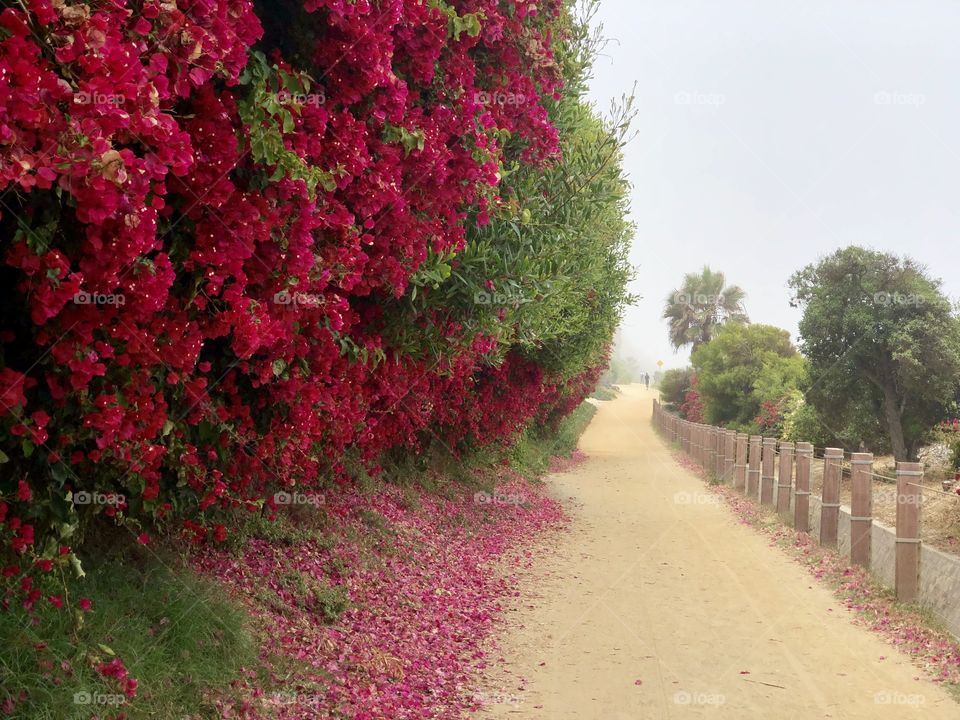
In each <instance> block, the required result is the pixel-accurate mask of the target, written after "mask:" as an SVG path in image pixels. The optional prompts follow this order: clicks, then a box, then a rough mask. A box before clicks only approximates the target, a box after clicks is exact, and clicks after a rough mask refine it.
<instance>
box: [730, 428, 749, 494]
mask: <svg viewBox="0 0 960 720" xmlns="http://www.w3.org/2000/svg"><path fill="white" fill-rule="evenodd" d="M748 439H749V437H748V436H747V435H746V433H737V462H736V463H735V464H734V466H733V467H734V470H735V471H736V472H735V474H734V481H733V486H734V487H735V488H736V489H737V490H743V491H744V492H746V491H747V440H748Z"/></svg>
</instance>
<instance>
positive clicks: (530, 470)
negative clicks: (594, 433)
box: [510, 402, 597, 477]
mask: <svg viewBox="0 0 960 720" xmlns="http://www.w3.org/2000/svg"><path fill="white" fill-rule="evenodd" d="M596 412H597V409H596V408H595V407H594V406H593V405H591V404H590V403H588V402H584V403H581V404H580V406H579V407H578V408H577V409H576V410H574V411H573V412H572V413H570V414H569V415H568V416H567V417H565V418H563V419H562V420H561V421H560V424H559V425H558V426H557V427H556V428H555V429H550V428H540V427H534V426H531V427H528V428H527V429H526V430H525V431H524V432H523V434H521V435H520V437H519V438H518V440H517V442H516V444H515V445H514V447H513V449H512V451H511V453H510V464H511V465H512V466H513V467H514V468H516V469H517V471H518V472H520V473H521V474H522V475H524V476H526V477H539V476H540V475H543V474H544V473H546V472H547V471H548V470H549V469H550V458H551V457H553V456H555V455H556V456H560V457H569V456H570V455H571V454H572V453H573V451H574V450H576V449H577V442H578V441H579V440H580V436H581V435H583V431H584V430H586V429H587V425H589V424H590V420H591V419H593V416H594V414H596Z"/></svg>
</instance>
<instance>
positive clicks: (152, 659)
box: [0, 551, 257, 720]
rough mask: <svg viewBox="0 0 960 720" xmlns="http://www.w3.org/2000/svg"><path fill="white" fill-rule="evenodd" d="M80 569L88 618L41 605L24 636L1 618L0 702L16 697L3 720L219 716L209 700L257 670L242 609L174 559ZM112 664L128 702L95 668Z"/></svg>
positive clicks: (13, 619) (78, 584) (107, 561)
mask: <svg viewBox="0 0 960 720" xmlns="http://www.w3.org/2000/svg"><path fill="white" fill-rule="evenodd" d="M84 565H85V567H86V568H87V575H86V577H84V578H81V579H78V580H76V581H75V582H74V583H73V591H74V592H75V593H79V597H85V598H89V599H90V600H91V601H92V603H93V611H92V612H88V613H83V614H82V616H81V620H79V621H77V620H75V619H74V616H73V614H72V612H73V611H68V610H66V609H63V610H56V609H54V608H53V607H52V606H50V605H49V604H46V603H44V604H43V607H42V608H41V609H40V610H39V612H38V615H39V620H40V622H39V623H38V624H37V625H35V626H32V627H26V626H25V625H24V623H23V620H22V616H20V615H19V613H0V638H2V641H0V687H2V688H3V689H2V691H0V698H14V699H17V698H23V699H22V700H20V701H18V702H17V703H16V705H15V707H14V710H13V713H12V714H11V715H10V717H14V718H30V719H31V720H47V719H49V720H73V719H76V720H80V719H81V718H82V719H83V720H87V719H88V718H90V717H92V716H96V715H99V716H112V715H114V714H116V713H117V712H121V711H122V712H124V713H125V714H126V717H128V718H131V719H134V718H174V717H176V718H180V717H191V718H208V717H209V718H214V717H219V715H218V714H217V713H216V710H215V708H214V707H213V704H212V703H211V701H210V695H211V693H214V694H216V693H223V696H224V697H225V696H227V695H228V694H229V687H228V686H229V683H230V681H232V680H234V679H235V678H237V677H238V676H239V671H240V668H241V667H242V666H246V667H255V666H256V664H257V645H256V643H255V641H254V640H253V638H252V635H251V634H250V633H249V631H248V628H247V625H246V615H245V613H244V612H243V610H242V609H240V608H239V607H237V606H235V605H233V604H231V603H229V602H227V601H226V600H225V598H224V593H223V591H222V590H220V589H218V588H217V587H215V586H214V585H213V584H211V583H209V582H207V581H205V580H203V579H201V578H199V577H197V576H196V575H194V574H193V573H191V572H189V571H188V570H186V569H185V568H183V567H182V566H179V564H178V563H177V562H176V559H175V558H170V559H169V560H167V559H164V560H159V559H157V558H156V557H147V552H146V551H140V552H135V551H131V552H129V553H124V554H119V555H112V556H107V557H103V558H88V559H86V561H85V563H84ZM114 657H119V658H121V659H122V661H123V663H124V665H125V666H126V667H127V670H128V671H129V673H130V676H131V677H134V678H137V679H138V681H139V687H138V689H137V696H136V697H135V698H133V699H132V700H126V699H125V698H123V696H122V694H120V691H119V690H118V689H117V684H116V683H115V681H113V680H110V679H105V678H103V677H102V676H101V675H100V674H99V673H98V672H97V671H96V669H95V666H96V665H97V664H98V663H102V662H109V661H111V660H112V659H113V658H114ZM98 694H99V695H98ZM84 700H89V701H88V702H84Z"/></svg>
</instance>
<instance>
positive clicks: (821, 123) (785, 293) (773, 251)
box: [591, 0, 960, 369]
mask: <svg viewBox="0 0 960 720" xmlns="http://www.w3.org/2000/svg"><path fill="white" fill-rule="evenodd" d="M597 22H600V23H602V24H603V25H604V34H605V35H606V36H607V37H608V38H610V42H609V43H608V45H607V47H606V48H605V50H604V53H603V56H601V57H600V58H599V59H598V60H597V63H596V66H595V71H594V75H595V78H594V81H593V83H592V93H591V96H592V99H593V100H594V101H595V102H596V104H597V107H598V109H600V110H602V111H606V110H607V108H608V106H609V103H610V100H611V99H612V98H619V97H620V96H621V95H623V94H624V93H628V94H629V93H630V92H631V90H632V89H633V86H634V83H636V89H635V91H634V93H635V96H636V108H637V111H638V112H637V117H636V121H635V123H634V129H635V130H636V131H637V135H636V137H635V138H634V139H633V140H632V141H631V143H630V145H629V146H628V147H627V149H626V158H625V164H626V170H627V173H628V174H629V177H630V181H631V182H632V184H633V195H632V216H633V220H634V222H636V224H637V234H636V238H635V240H634V248H633V253H632V259H633V262H634V263H635V264H636V265H638V277H637V281H636V282H635V283H634V288H633V289H634V291H635V292H637V293H639V294H642V295H643V299H642V300H641V301H640V302H639V304H638V305H636V306H635V307H633V308H630V309H629V310H628V311H627V315H626V319H625V322H624V326H623V337H624V342H625V344H626V345H627V353H628V354H633V355H635V356H636V357H638V358H639V359H640V360H641V361H643V363H644V364H645V365H646V366H647V367H649V368H650V369H653V368H654V363H655V362H656V361H657V360H658V359H662V360H663V361H664V362H665V367H670V366H679V365H682V364H684V363H685V362H686V359H687V354H686V353H681V354H675V353H674V352H673V351H672V350H671V348H670V346H669V343H668V342H667V339H666V338H667V331H666V323H665V321H663V320H661V319H660V313H661V311H662V306H663V301H664V298H665V297H666V296H667V295H668V294H669V293H670V291H671V290H672V289H673V288H675V287H676V286H677V285H679V283H680V281H681V279H682V277H683V275H684V273H686V272H689V271H693V270H696V269H698V267H700V266H702V265H703V264H705V263H706V264H709V265H710V267H711V268H713V269H715V270H722V271H723V272H725V273H726V275H727V281H728V282H732V283H736V284H738V285H740V286H742V287H743V288H744V289H745V290H746V292H747V303H746V305H747V311H748V313H749V315H750V318H751V320H752V321H754V322H763V323H770V324H773V325H779V326H780V327H784V328H786V329H788V330H789V331H790V333H791V335H792V336H793V337H794V338H795V337H796V331H797V329H796V326H797V321H798V319H799V311H798V310H795V309H793V308H791V307H790V305H789V290H788V289H787V287H786V283H787V280H788V278H789V277H790V275H791V274H792V273H793V272H794V271H795V270H797V269H799V268H801V267H802V266H804V265H806V264H808V263H810V262H812V261H815V260H816V259H817V258H818V257H820V256H823V255H825V254H828V253H830V252H831V251H833V250H834V249H836V248H838V247H842V246H845V245H849V244H853V243H857V244H861V245H867V246H871V247H875V248H877V249H881V250H886V251H892V252H896V253H898V254H908V255H911V256H912V257H914V258H916V259H917V260H919V261H921V262H923V263H925V264H926V265H927V266H928V268H929V269H930V270H931V272H932V273H933V274H934V275H936V276H939V277H942V278H943V280H944V283H945V289H946V291H947V292H948V293H949V294H950V295H951V296H952V297H954V298H957V297H958V296H960V242H958V235H960V62H958V59H960V42H958V38H960V3H957V2H954V1H952V0H951V1H944V2H933V1H927V0H904V1H901V2H888V1H885V0H832V2H818V1H815V0H804V2H796V0H792V1H791V2H786V1H784V0H758V1H757V2H746V1H735V0H706V1H704V2H693V1H690V0H656V1H655V2H649V1H647V0H601V3H600V12H599V13H598V16H597Z"/></svg>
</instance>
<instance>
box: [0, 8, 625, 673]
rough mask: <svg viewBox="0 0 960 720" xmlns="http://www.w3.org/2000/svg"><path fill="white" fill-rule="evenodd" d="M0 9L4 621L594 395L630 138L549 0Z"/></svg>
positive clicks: (615, 268) (611, 313)
mask: <svg viewBox="0 0 960 720" xmlns="http://www.w3.org/2000/svg"><path fill="white" fill-rule="evenodd" d="M0 8H2V9H0V274H2V279H3V282H0V296H2V297H0V562H2V567H3V578H4V593H3V596H2V598H0V603H2V606H3V608H4V609H6V610H8V611H14V610H15V611H18V612H25V613H27V614H29V613H30V612H31V611H32V609H34V608H35V607H36V606H37V605H38V604H41V603H63V602H64V597H62V596H61V594H59V593H53V594H49V593H48V592H47V590H46V587H48V586H49V584H50V582H51V579H52V578H57V579H58V583H60V584H62V581H63V579H64V578H65V577H66V576H68V575H80V574H81V573H83V572H84V569H83V567H82V566H81V563H80V559H79V557H78V555H77V552H76V551H77V549H78V548H79V547H82V546H83V544H84V543H89V542H91V540H95V539H96V538H97V537H98V536H99V535H100V534H101V533H102V531H103V529H104V528H108V527H115V526H119V527H120V528H121V529H122V530H123V531H124V532H126V533H128V534H129V536H130V538H131V539H133V538H136V540H137V541H138V542H140V543H144V544H148V543H150V542H152V541H153V540H154V539H155V538H156V537H157V536H158V534H164V533H171V532H172V533H175V534H182V535H183V536H184V537H185V538H186V539H188V540H189V541H191V542H196V543H204V542H214V543H218V542H224V541H226V539H227V538H228V537H229V535H230V531H231V529H232V524H231V522H232V521H231V518H235V517H236V513H237V511H238V510H240V511H249V512H250V513H261V514H264V515H266V516H270V515H271V514H272V513H273V512H274V511H275V509H276V494H277V493H278V492H281V493H282V492H288V491H297V490H311V489H318V488H329V487H331V486H334V485H338V486H341V488H345V487H349V485H350V484H351V482H353V480H354V478H356V477H357V476H358V475H367V474H369V475H374V476H376V475H378V474H382V473H384V472H387V473H388V472H389V462H390V459H391V458H395V457H396V456H397V455H398V454H403V453H408V454H410V453H413V454H416V453H424V452H436V451H438V448H439V449H440V450H441V451H442V452H444V453H451V454H453V455H454V456H460V455H461V454H463V453H465V452H470V451H473V450H476V449H477V448H481V447H489V446H491V445H494V446H497V445H509V443H510V442H511V439H512V438H513V437H515V436H516V435H517V433H519V432H522V431H523V429H524V428H525V427H527V426H528V425H530V424H531V423H535V424H538V425H543V426H550V425H551V424H553V423H556V422H557V421H558V420H559V418H561V417H563V416H564V415H565V414H566V413H568V412H570V411H571V410H572V409H573V408H574V407H576V406H577V404H578V403H579V401H580V400H581V399H582V397H584V396H585V394H587V393H589V392H590V390H591V389H592V386H593V385H594V384H595V381H596V377H597V376H598V374H599V372H600V371H601V369H602V366H603V364H604V362H605V351H606V346H607V344H608V343H609V340H610V337H611V335H612V332H613V329H614V327H615V326H616V324H617V322H618V319H619V315H620V312H621V308H622V305H623V304H624V303H625V302H627V301H628V300H629V298H628V297H627V296H626V294H625V289H624V288H625V284H626V281H627V279H628V275H629V268H628V266H627V264H626V246H627V242H628V238H629V235H630V227H629V225H628V224H627V223H626V222H625V221H624V214H625V197H626V191H627V188H626V185H625V183H624V181H623V178H622V174H621V171H620V148H621V145H622V142H623V139H624V133H625V128H626V122H625V120H626V116H627V114H628V112H627V111H624V112H622V113H621V114H620V116H618V117H617V119H616V120H615V121H614V122H612V123H611V122H601V121H599V120H598V119H597V118H596V117H595V116H594V115H593V113H592V111H591V110H590V108H589V107H588V106H587V105H585V104H584V102H583V101H582V100H581V96H582V94H583V91H584V82H585V78H586V77H587V73H588V68H589V60H590V56H591V54H592V53H593V52H594V51H595V44H594V38H592V37H591V36H590V35H589V33H588V31H587V29H586V23H585V22H584V21H583V20H582V19H577V18H575V17H574V16H573V14H572V12H571V9H570V8H569V7H568V6H567V4H566V2H564V0H547V1H546V2H544V1H542V0H541V1H540V2H532V1H531V0H498V1H497V0H457V1H455V2H446V1H445V0H351V1H350V2H346V1H344V0H306V1H305V2H304V1H301V0H277V1H270V2H267V1H266V0H263V1H261V2H250V1H249V0H229V1H227V0H184V1H182V2H176V1H175V0H173V1H170V2H157V1H155V0H146V1H143V2H139V1H137V2H122V1H120V0H101V1H98V2H87V3H81V2H73V1H72V0H24V1H23V2H18V3H3V4H2V5H0ZM87 569H89V568H87ZM67 609H70V608H65V610H67ZM73 609H74V610H76V609H77V608H73ZM81 610H82V609H81ZM106 671H107V672H113V673H115V674H116V675H118V676H120V675H122V674H123V671H122V669H121V668H107V670H106ZM133 691H135V688H134V689H133Z"/></svg>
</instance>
